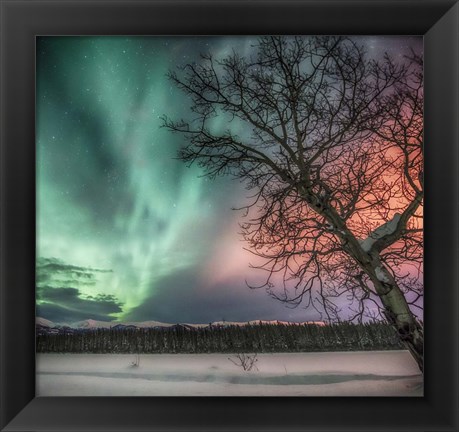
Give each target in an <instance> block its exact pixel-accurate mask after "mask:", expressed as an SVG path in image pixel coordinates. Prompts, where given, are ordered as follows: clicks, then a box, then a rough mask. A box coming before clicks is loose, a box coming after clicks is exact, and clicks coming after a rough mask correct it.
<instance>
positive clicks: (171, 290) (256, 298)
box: [126, 270, 318, 323]
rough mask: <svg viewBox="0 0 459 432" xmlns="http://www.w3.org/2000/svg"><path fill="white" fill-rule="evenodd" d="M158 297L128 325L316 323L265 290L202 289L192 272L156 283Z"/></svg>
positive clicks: (136, 311)
mask: <svg viewBox="0 0 459 432" xmlns="http://www.w3.org/2000/svg"><path fill="white" fill-rule="evenodd" d="M156 286H157V287H158V292H157V294H155V295H153V296H151V297H150V298H148V299H146V300H145V301H144V302H143V303H142V304H141V305H140V306H138V307H137V308H134V309H133V310H132V311H131V312H130V313H129V315H128V316H127V317H126V320H128V321H144V320H157V321H162V322H168V323H176V322H188V323H207V322H212V321H221V320H226V321H250V320H254V319H263V320H291V321H309V320H316V319H318V316H316V315H314V314H313V312H311V311H306V310H304V309H303V308H301V307H299V308H296V309H288V308H287V306H286V305H285V304H284V303H281V302H279V301H277V300H274V299H272V298H271V297H269V296H268V295H267V294H266V292H264V291H263V290H251V289H250V288H248V287H247V286H246V285H244V282H242V283H241V282H240V281H239V282H234V284H233V283H231V282H227V283H225V284H219V285H216V286H214V287H212V288H211V289H202V288H201V287H202V286H203V281H202V280H200V277H199V275H198V273H194V272H193V271H192V270H185V271H182V272H178V273H176V274H174V275H172V276H168V277H166V278H164V279H162V280H160V281H158V282H157V283H156Z"/></svg>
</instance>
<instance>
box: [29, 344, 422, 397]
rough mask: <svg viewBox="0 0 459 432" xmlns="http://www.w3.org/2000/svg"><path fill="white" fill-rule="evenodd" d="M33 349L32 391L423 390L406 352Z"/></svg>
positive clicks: (404, 392)
mask: <svg viewBox="0 0 459 432" xmlns="http://www.w3.org/2000/svg"><path fill="white" fill-rule="evenodd" d="M228 357H232V358H234V357H233V356H232V355H229V354H141V355H140V364H139V366H138V367H136V366H133V365H132V363H133V362H135V360H136V356H135V355H133V354H37V376H36V384H37V385H36V389H37V396H422V394H423V388H422V387H423V386H422V375H421V374H420V372H419V370H418V369H417V365H416V363H415V362H414V360H413V359H412V358H411V356H410V354H409V353H408V352H407V351H369V352H327V353H276V354H258V356H257V358H258V362H257V363H256V366H257V368H258V371H257V370H252V371H244V370H243V369H242V368H241V367H238V366H236V365H235V364H233V363H232V362H231V361H229V360H228Z"/></svg>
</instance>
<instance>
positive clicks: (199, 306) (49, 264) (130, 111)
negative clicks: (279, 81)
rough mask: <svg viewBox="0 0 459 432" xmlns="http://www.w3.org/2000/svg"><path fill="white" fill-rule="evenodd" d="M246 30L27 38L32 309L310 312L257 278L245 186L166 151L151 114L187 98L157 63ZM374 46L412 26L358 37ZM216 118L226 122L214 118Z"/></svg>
mask: <svg viewBox="0 0 459 432" xmlns="http://www.w3.org/2000/svg"><path fill="white" fill-rule="evenodd" d="M255 41H256V38H254V37H251V38H245V37H223V38H222V37H215V38H211V37H208V38H204V37H202V38H198V37H128V38H126V37H40V38H38V39H37V129H36V147H37V315H38V316H42V317H44V318H47V319H50V320H52V321H54V322H57V323H71V322H75V321H79V320H83V319H87V318H92V319H98V320H105V321H111V320H118V319H119V320H130V321H142V320H157V321H164V322H195V323H198V322H201V323H205V322H209V321H216V320H223V319H225V320H228V321H245V320H253V319H279V320H293V321H295V320H298V321H306V320H314V319H317V318H318V316H317V315H316V314H315V313H314V312H313V311H307V310H305V309H303V308H301V307H299V308H296V309H291V308H288V307H286V305H284V304H282V303H280V302H278V301H276V300H274V299H272V298H270V297H269V296H268V295H267V294H266V293H265V292H264V291H263V290H250V289H249V288H248V287H247V286H246V283H245V281H246V279H250V280H252V281H253V280H254V279H255V280H256V278H257V277H258V276H257V273H256V271H255V270H251V269H250V268H249V262H250V260H251V255H250V253H249V252H246V251H244V250H243V247H244V244H243V243H242V241H241V238H240V236H239V235H238V222H240V221H241V213H240V212H237V211H233V210H232V208H233V207H239V206H240V205H241V203H243V202H244V197H245V196H246V195H247V191H246V190H245V188H244V185H243V184H241V183H239V182H238V181H236V180H232V179H230V178H218V179H216V180H209V179H207V178H204V177H202V176H201V174H202V172H201V171H200V169H199V168H198V167H195V166H192V167H188V166H187V165H186V164H184V163H183V162H181V161H179V160H177V159H176V154H177V150H178V149H179V148H180V146H181V145H183V138H182V137H180V136H177V135H173V134H171V133H170V132H169V131H167V130H166V129H164V128H161V116H163V115H167V116H170V117H173V118H184V117H185V118H186V116H187V115H188V104H189V101H188V100H187V98H186V97H184V95H183V94H182V93H180V91H179V90H178V89H176V88H175V87H174V86H173V85H172V84H171V83H170V82H169V81H168V79H167V77H166V74H167V72H168V70H170V69H174V68H175V67H176V66H178V65H181V64H185V63H187V62H189V61H192V60H194V61H196V60H197V59H199V53H201V52H208V51H211V52H212V53H213V54H215V55H216V56H219V55H225V54H227V53H229V52H230V51H231V49H235V50H238V51H239V52H242V53H246V54H249V53H250V52H251V50H253V44H254V43H255ZM361 42H362V43H364V44H365V45H366V46H367V49H368V51H369V52H370V53H372V55H374V56H379V55H382V54H383V52H384V51H388V52H390V53H391V54H392V55H403V54H406V53H408V52H409V49H410V48H414V49H416V50H421V49H422V39H421V38H416V37H412V38H408V37H371V38H369V37H368V38H361ZM215 127H221V128H224V127H226V125H225V124H218V121H217V123H216V125H215Z"/></svg>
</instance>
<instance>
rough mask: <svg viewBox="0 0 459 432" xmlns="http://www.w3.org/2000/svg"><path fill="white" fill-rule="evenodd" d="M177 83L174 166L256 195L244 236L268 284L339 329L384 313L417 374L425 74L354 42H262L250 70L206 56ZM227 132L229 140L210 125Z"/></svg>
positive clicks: (413, 62)
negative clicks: (181, 102)
mask: <svg viewBox="0 0 459 432" xmlns="http://www.w3.org/2000/svg"><path fill="white" fill-rule="evenodd" d="M170 79H171V80H172V81H173V82H174V83H175V84H176V85H177V86H178V87H179V88H180V89H182V90H183V91H184V92H185V93H186V94H188V95H189V96H190V97H191V100H192V113H193V119H192V120H191V121H184V120H180V121H173V120H170V119H167V118H165V119H164V123H165V126H166V127H168V128H169V129H170V130H172V131H175V132H178V133H182V134H184V135H185V136H186V139H187V145H186V146H185V147H184V148H183V149H182V150H181V152H180V157H181V159H183V160H184V161H186V162H188V163H194V162H197V163H198V164H199V165H200V166H201V167H203V168H204V169H205V172H206V174H207V175H208V176H209V177H215V176H217V175H232V176H234V177H236V178H241V179H244V180H245V181H246V183H247V187H248V189H249V190H251V191H252V194H251V201H250V203H249V204H248V205H247V206H245V207H243V208H244V209H245V210H246V215H245V216H246V217H247V219H246V222H245V223H243V224H241V227H242V235H243V236H244V238H245V240H246V241H247V242H248V249H249V250H250V251H251V252H252V253H254V254H255V255H257V256H258V257H261V258H262V259H263V261H262V264H261V265H258V266H257V267H258V268H260V269H261V270H264V271H266V275H267V276H266V280H265V283H264V284H263V287H265V288H266V289H267V290H268V291H269V293H270V294H271V295H272V296H274V297H276V298H278V299H279V300H281V301H284V302H288V303H291V304H293V305H298V304H302V305H305V306H309V307H313V308H316V310H318V311H319V312H321V313H322V314H325V315H326V317H327V318H328V320H330V321H334V320H338V319H340V314H341V315H342V311H341V310H340V306H339V305H340V304H341V303H342V302H343V300H342V299H345V300H347V301H349V303H350V305H351V310H352V311H353V312H352V313H353V315H352V316H350V317H348V318H350V319H353V320H361V319H362V317H363V316H364V314H365V313H366V312H368V310H375V308H379V310H380V311H381V312H382V313H383V315H384V316H385V318H386V319H387V320H388V321H389V322H390V323H391V324H392V325H393V326H394V327H395V328H396V329H397V331H398V334H399V335H400V337H401V339H402V340H403V341H404V343H405V344H406V346H407V348H408V349H409V350H410V352H411V353H412V355H413V356H414V358H415V359H416V361H417V363H418V365H419V367H420V368H421V370H422V368H423V331H422V326H421V324H420V323H419V322H418V320H417V319H416V316H415V314H414V313H413V310H414V308H416V307H421V305H420V297H421V296H422V291H423V290H422V288H423V287H422V203H423V179H422V175H423V174H422V163H423V161H422V145H423V141H422V137H423V116H422V108H423V91H422V88H423V87H422V62H421V59H420V58H418V57H416V56H415V55H414V54H413V56H412V58H410V59H404V60H403V61H401V62H399V63H396V62H394V61H393V60H392V59H391V58H390V57H389V56H387V55H386V56H385V57H384V59H383V60H381V61H375V60H371V59H367V58H366V54H365V51H364V49H363V48H362V47H360V46H359V45H357V44H356V43H355V41H353V40H352V39H351V38H346V37H308V38H304V37H262V38H260V39H259V41H258V45H257V47H256V54H255V55H254V56H252V57H251V58H243V57H240V56H239V55H238V54H237V53H233V54H232V55H230V56H228V57H227V58H224V59H215V58H213V57H212V56H211V55H203V56H202V58H201V61H200V62H199V63H191V64H188V65H186V66H185V67H184V68H183V69H182V70H181V73H180V74H177V73H174V72H172V73H170ZM216 118H218V120H219V121H220V122H222V121H227V125H228V127H227V129H226V130H224V131H223V132H222V131H221V128H216V127H215V125H214V123H213V122H214V121H215V119H216Z"/></svg>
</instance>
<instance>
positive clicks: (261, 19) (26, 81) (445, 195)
mask: <svg viewBox="0 0 459 432" xmlns="http://www.w3.org/2000/svg"><path fill="white" fill-rule="evenodd" d="M0 5H1V10H0V13H1V22H0V28H1V89H0V90H1V93H0V94H1V96H0V97H1V105H0V107H1V108H0V109H1V119H0V120H1V124H0V134H1V136H0V138H1V158H0V163H1V166H0V179H1V180H0V181H1V195H0V200H1V202H0V209H1V210H0V211H1V224H0V242H1V249H0V257H1V258H0V259H1V261H0V265H1V267H0V293H1V298H0V308H1V309H0V323H1V333H0V344H1V354H0V355H1V357H0V367H1V368H0V398H1V399H0V414H1V418H0V428H1V430H2V431H31V430H34V431H65V430H72V431H89V430H94V431H95V430H98V431H102V430H103V431H124V430H129V431H147V430H152V431H160V430H161V431H162V430H180V431H182V430H184V431H185V430H190V431H191V430H193V431H194V430H200V431H207V430H212V431H214V430H215V431H219V430H222V431H223V430H224V431H233V430H234V431H242V430H244V431H248V430H250V431H255V430H273V431H274V430H283V431H290V430H292V431H293V430H295V431H297V430H308V431H345V430H346V431H347V430H354V431H360V430H361V431H386V430H387V431H402V430H403V431H421V430H422V431H444V432H446V431H457V430H458V424H459V422H458V406H459V401H458V363H459V362H458V344H459V332H458V317H459V313H458V306H459V303H458V283H457V282H458V263H459V261H458V250H459V248H458V222H459V218H458V191H459V188H458V174H457V173H458V170H459V167H458V155H459V152H458V149H459V145H458V144H459V143H458V137H459V132H458V124H459V121H458V119H459V109H458V108H459V106H458V105H459V103H458V100H459V96H458V87H459V86H458V82H459V67H458V64H459V63H458V53H459V4H458V1H457V0H417V1H413V0H398V1H392V0H387V1H380V0H366V1H359V0H354V1H348V0H322V1H315V0H312V1H307V0H305V1H301V0H297V1H290V0H285V1H281V0H274V1H273V0H265V1H263V0H260V1H257V0H246V1H240V0H233V1H221V0H213V1H209V0H200V1H195V0H168V1H164V0H157V1H147V0H141V1H136V0H131V1H129V0H96V1H74V0H58V1H54V0H25V1H22V0H0ZM80 34H81V35H110V34H122V35H143V34H166V35H178V34H180V35H195V34H207V35H226V34H247V35H254V34H371V35H382V34H399V35H424V40H425V80H426V81H425V99H426V106H425V142H426V149H425V179H426V182H427V187H426V205H425V287H426V293H425V303H426V311H425V326H426V332H425V333H426V347H425V348H426V361H425V377H424V379H425V389H424V394H425V395H424V397H422V398H378V397H376V398H375V397H373V398H224V397H221V398H210V397H196V398H176V397H169V398H148V397H142V398H129V397H116V398H108V397H98V398H87V397H79V398H77V397H66V398H57V397H46V398H45V397H35V274H34V268H35V151H34V149H35V139H34V119H35V108H34V106H35V100H34V97H35V95H34V86H35V63H34V62H35V37H36V36H37V35H80Z"/></svg>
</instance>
